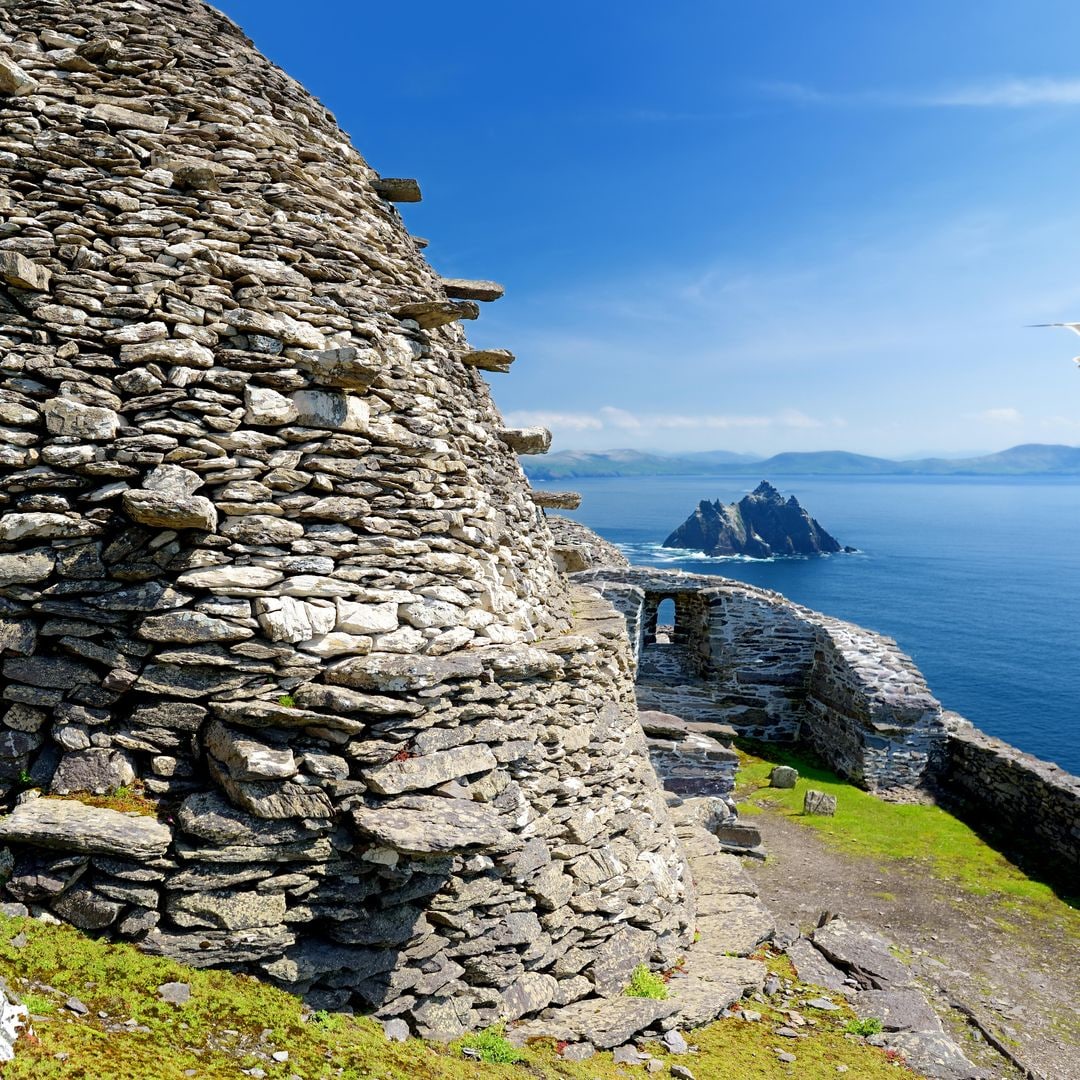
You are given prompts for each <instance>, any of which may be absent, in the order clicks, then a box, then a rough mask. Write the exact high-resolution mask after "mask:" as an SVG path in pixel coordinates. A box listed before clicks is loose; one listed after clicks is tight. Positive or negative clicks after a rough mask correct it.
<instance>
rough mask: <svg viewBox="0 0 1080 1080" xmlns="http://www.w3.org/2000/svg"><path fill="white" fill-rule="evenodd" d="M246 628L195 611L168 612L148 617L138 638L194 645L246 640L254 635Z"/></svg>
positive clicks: (143, 622)
mask: <svg viewBox="0 0 1080 1080" xmlns="http://www.w3.org/2000/svg"><path fill="white" fill-rule="evenodd" d="M254 633H255V632H254V631H253V630H251V629H249V628H248V627H246V626H238V625H237V624H236V623H234V622H229V621H228V620H227V619H214V618H211V617H210V616H209V615H203V614H201V613H200V612H198V611H170V612H167V613H166V614H164V615H148V616H147V617H146V618H145V619H143V621H142V622H141V623H140V624H139V637H142V638H146V640H147V641H160V642H171V643H176V644H185V645H195V644H198V643H200V642H206V641H246V640H247V639H248V638H250V637H252V636H254Z"/></svg>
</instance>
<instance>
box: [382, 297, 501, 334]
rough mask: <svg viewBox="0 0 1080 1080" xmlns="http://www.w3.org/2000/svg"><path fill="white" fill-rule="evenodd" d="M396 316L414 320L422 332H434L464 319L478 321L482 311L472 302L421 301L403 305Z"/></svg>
mask: <svg viewBox="0 0 1080 1080" xmlns="http://www.w3.org/2000/svg"><path fill="white" fill-rule="evenodd" d="M394 314H395V315H397V316H398V318H400V319H412V320H413V321H414V322H416V323H417V324H418V325H419V326H420V329H421V330H434V329H435V328H436V327H438V326H446V325H447V324H449V323H452V322H459V321H461V320H463V319H476V318H479V316H480V309H479V308H478V307H477V306H476V304H474V303H473V302H472V301H471V300H421V301H418V302H417V303H413V304H402V305H401V306H400V307H399V308H397V309H395V311H394Z"/></svg>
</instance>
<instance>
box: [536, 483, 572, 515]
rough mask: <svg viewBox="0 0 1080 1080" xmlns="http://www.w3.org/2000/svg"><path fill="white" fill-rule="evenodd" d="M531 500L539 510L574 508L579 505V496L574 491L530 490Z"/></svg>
mask: <svg viewBox="0 0 1080 1080" xmlns="http://www.w3.org/2000/svg"><path fill="white" fill-rule="evenodd" d="M531 494H532V500H533V502H534V503H536V505H537V506H539V507H540V509H541V510H576V509H577V508H578V507H579V506H580V505H581V496H580V495H579V494H578V493H577V492H576V491H541V490H540V489H538V488H533V490H532V493H531Z"/></svg>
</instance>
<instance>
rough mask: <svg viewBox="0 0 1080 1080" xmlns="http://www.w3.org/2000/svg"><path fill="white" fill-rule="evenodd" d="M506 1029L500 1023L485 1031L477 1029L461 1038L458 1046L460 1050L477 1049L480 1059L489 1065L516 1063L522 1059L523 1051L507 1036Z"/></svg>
mask: <svg viewBox="0 0 1080 1080" xmlns="http://www.w3.org/2000/svg"><path fill="white" fill-rule="evenodd" d="M505 1030H506V1029H505V1028H504V1027H503V1025H501V1024H499V1025H498V1026H496V1027H490V1028H487V1029H486V1030H484V1031H477V1032H476V1033H475V1034H473V1035H466V1036H465V1038H464V1039H461V1040H459V1041H458V1043H457V1047H458V1049H460V1050H475V1051H476V1052H477V1053H478V1054H479V1055H480V1060H481V1061H486V1062H487V1063H488V1064H489V1065H516V1064H517V1063H518V1062H519V1061H520V1060H521V1051H520V1050H518V1048H517V1047H516V1046H514V1045H513V1044H512V1043H511V1042H510V1041H509V1040H508V1039H507V1038H506V1035H505V1034H504V1032H505Z"/></svg>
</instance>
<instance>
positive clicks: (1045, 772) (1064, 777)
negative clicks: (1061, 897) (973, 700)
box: [938, 713, 1080, 890]
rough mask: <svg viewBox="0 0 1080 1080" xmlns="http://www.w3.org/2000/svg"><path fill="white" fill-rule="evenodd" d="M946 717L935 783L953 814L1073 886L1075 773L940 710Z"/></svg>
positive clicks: (1079, 795)
mask: <svg viewBox="0 0 1080 1080" xmlns="http://www.w3.org/2000/svg"><path fill="white" fill-rule="evenodd" d="M946 720H947V722H948V725H949V740H948V746H947V752H946V755H945V761H944V764H943V767H942V770H941V773H940V776H939V778H938V783H939V786H940V787H941V790H942V791H943V792H944V793H945V795H946V797H947V798H948V800H949V801H950V802H951V803H953V804H954V808H955V809H956V810H957V812H958V813H960V815H961V816H962V817H964V818H965V819H966V820H969V821H970V822H971V823H972V824H974V825H980V824H985V825H987V826H989V828H990V829H991V831H992V832H994V833H996V834H998V835H1001V836H1003V837H1004V838H1005V840H1006V841H1007V842H1009V843H1010V844H1012V845H1015V846H1017V847H1018V848H1020V849H1021V850H1023V851H1024V852H1025V853H1026V854H1028V855H1032V856H1034V857H1035V858H1036V859H1037V860H1038V861H1040V862H1042V863H1045V864H1046V865H1047V866H1049V867H1050V868H1052V870H1053V872H1054V875H1055V877H1060V879H1061V880H1062V881H1064V882H1066V883H1070V882H1071V883H1072V884H1071V885H1070V886H1069V887H1070V888H1072V889H1073V890H1075V883H1076V881H1077V880H1080V776H1073V775H1072V774H1071V773H1068V772H1066V771H1065V770H1064V769H1062V768H1061V767H1060V766H1059V765H1055V764H1052V763H1051V762H1048V761H1042V760H1041V759H1039V758H1037V757H1033V756H1032V755H1031V754H1025V753H1024V752H1023V751H1022V750H1018V749H1017V748H1016V747H1015V746H1012V745H1010V744H1009V743H1007V742H1004V741H1003V740H1001V739H996V738H994V737H993V736H992V735H987V734H986V733H985V732H983V731H980V730H979V729H978V728H977V727H975V726H974V725H973V724H972V723H971V722H970V721H968V720H965V719H964V718H963V717H961V716H958V715H957V714H956V713H946ZM1033 849H1034V850H1033Z"/></svg>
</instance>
